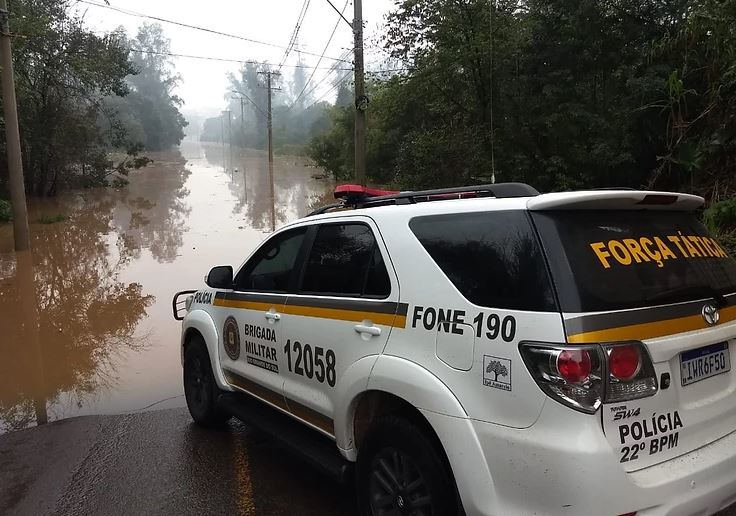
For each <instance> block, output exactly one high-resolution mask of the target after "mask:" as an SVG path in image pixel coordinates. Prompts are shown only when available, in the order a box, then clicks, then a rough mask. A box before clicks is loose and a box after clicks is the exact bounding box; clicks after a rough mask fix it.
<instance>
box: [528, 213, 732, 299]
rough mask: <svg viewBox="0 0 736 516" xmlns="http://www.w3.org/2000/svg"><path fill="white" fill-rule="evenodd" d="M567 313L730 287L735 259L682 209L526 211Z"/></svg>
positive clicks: (707, 294)
mask: <svg viewBox="0 0 736 516" xmlns="http://www.w3.org/2000/svg"><path fill="white" fill-rule="evenodd" d="M532 220H533V221H534V223H535V225H536V227H537V230H538V232H539V235H540V237H541V240H542V244H543V246H544V249H545V251H546V253H547V256H548V259H549V263H550V268H551V270H552V277H553V279H554V282H555V285H556V288H557V294H558V297H559V301H560V305H561V308H562V309H563V311H566V312H593V311H606V310H623V309H627V308H642V307H647V306H656V305H663V304H670V303H678V302H685V301H694V300H698V299H705V298H709V297H714V296H719V295H723V294H730V293H732V292H736V262H735V261H734V260H733V259H732V258H731V257H729V256H728V254H727V253H726V252H725V250H724V249H723V247H722V246H721V245H720V244H719V243H718V242H717V241H716V240H715V239H713V238H712V236H711V235H709V234H708V231H707V230H706V229H705V227H703V225H702V224H700V222H698V221H697V219H696V218H695V217H694V216H693V215H692V214H691V213H687V212H676V211H643V210H642V211H623V210H619V211H611V210H589V211H583V210H571V211H548V212H532Z"/></svg>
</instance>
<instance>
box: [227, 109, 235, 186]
mask: <svg viewBox="0 0 736 516" xmlns="http://www.w3.org/2000/svg"><path fill="white" fill-rule="evenodd" d="M227 150H228V152H229V154H230V173H232V172H233V170H234V169H235V167H234V166H233V117H232V114H231V113H230V110H229V109H228V110H227Z"/></svg>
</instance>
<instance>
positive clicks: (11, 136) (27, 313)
mask: <svg viewBox="0 0 736 516" xmlns="http://www.w3.org/2000/svg"><path fill="white" fill-rule="evenodd" d="M0 64H1V65H2V71H1V72H0V75H1V76H2V77H0V82H1V83H2V94H3V115H4V116H5V138H6V148H7V155H8V177H9V186H10V202H11V203H12V205H13V238H14V240H15V251H16V253H15V257H16V277H17V278H18V286H19V291H20V298H21V307H22V309H21V313H22V314H23V318H22V321H21V324H22V325H23V329H24V332H23V333H24V337H25V339H26V345H27V349H28V350H29V351H30V352H31V353H32V354H33V355H34V356H35V359H36V363H37V364H38V366H37V367H36V368H35V369H34V371H33V373H32V378H33V383H34V384H35V392H34V393H33V408H34V410H35V413H36V423H37V424H39V425H43V424H46V423H47V422H48V412H47V409H46V398H45V396H44V393H45V389H44V373H43V370H44V367H43V353H42V350H41V338H40V334H39V332H40V328H39V314H38V304H37V301H36V284H35V275H34V272H33V254H32V251H31V235H30V231H29V229H28V207H27V205H26V190H25V182H24V179H23V159H22V156H21V150H20V149H21V147H20V130H19V128H18V106H17V101H16V98H15V74H14V72H13V49H12V47H11V44H10V24H9V22H8V4H7V2H6V0H0Z"/></svg>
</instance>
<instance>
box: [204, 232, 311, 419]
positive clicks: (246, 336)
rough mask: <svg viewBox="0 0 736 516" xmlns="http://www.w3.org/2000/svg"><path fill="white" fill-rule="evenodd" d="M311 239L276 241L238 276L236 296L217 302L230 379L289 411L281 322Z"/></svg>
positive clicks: (283, 236)
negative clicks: (301, 257)
mask: <svg viewBox="0 0 736 516" xmlns="http://www.w3.org/2000/svg"><path fill="white" fill-rule="evenodd" d="M305 234H306V228H304V227H301V228H295V229H290V230H286V231H283V232H280V233H277V234H275V235H274V236H272V237H271V238H270V239H268V240H267V241H266V242H265V243H264V244H263V245H262V246H261V247H260V248H259V249H258V251H256V253H255V254H254V255H253V256H252V257H251V258H250V259H249V260H248V261H247V262H246V264H245V265H243V267H242V268H241V269H240V271H239V272H238V274H237V275H236V276H235V281H234V289H233V291H232V292H220V293H218V294H217V296H216V299H215V301H214V304H215V306H218V307H220V309H219V310H217V313H218V320H217V321H216V323H217V324H218V327H219V328H220V343H219V353H220V363H221V364H222V369H223V374H224V376H225V378H226V379H227V381H228V382H229V383H230V384H231V385H233V386H234V387H237V388H239V389H241V390H245V391H247V392H249V393H250V394H253V395H255V396H258V397H259V398H261V399H263V400H265V401H267V402H269V403H271V404H273V405H276V406H277V407H279V408H282V409H284V410H286V403H285V400H284V398H283V385H284V377H283V372H284V368H285V367H286V366H285V364H284V346H283V332H282V324H283V323H282V321H281V317H282V311H283V308H284V306H285V304H286V300H287V296H288V292H289V290H290V289H291V288H292V287H293V285H294V281H296V274H295V270H296V269H295V267H294V265H295V264H296V263H298V257H299V253H300V251H301V249H302V245H303V243H304V239H305V238H304V237H305Z"/></svg>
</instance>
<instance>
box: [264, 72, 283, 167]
mask: <svg viewBox="0 0 736 516" xmlns="http://www.w3.org/2000/svg"><path fill="white" fill-rule="evenodd" d="M258 73H259V74H261V75H265V76H266V88H268V107H267V109H268V114H267V115H266V118H267V120H268V162H269V163H273V112H272V110H271V95H272V92H273V90H274V89H275V90H277V91H278V89H279V88H274V87H273V85H272V81H271V78H272V76H274V75H281V74H280V73H279V72H272V71H271V70H269V71H267V72H258Z"/></svg>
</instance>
